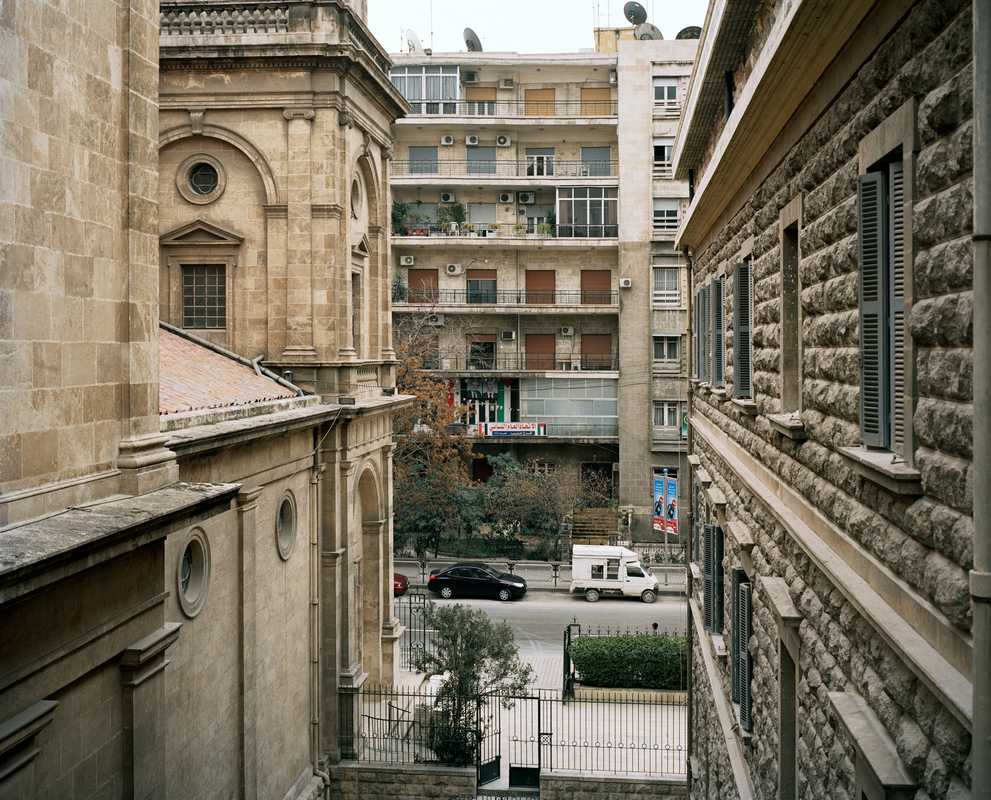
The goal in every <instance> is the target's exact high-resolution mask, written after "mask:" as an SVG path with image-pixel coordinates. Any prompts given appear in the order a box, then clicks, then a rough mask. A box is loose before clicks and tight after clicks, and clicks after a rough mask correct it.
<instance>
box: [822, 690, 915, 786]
mask: <svg viewBox="0 0 991 800" xmlns="http://www.w3.org/2000/svg"><path fill="white" fill-rule="evenodd" d="M829 703H830V705H831V706H832V709H833V713H834V714H835V715H836V717H837V719H839V721H840V722H841V723H842V724H843V727H844V728H846V731H847V733H848V734H849V735H850V738H851V739H852V740H853V745H854V747H856V748H857V773H858V776H859V775H861V774H862V772H863V770H864V769H865V768H866V770H867V771H868V773H869V777H870V778H871V781H872V782H876V783H877V784H878V785H879V786H880V788H881V789H882V790H883V791H884V796H885V797H888V796H889V793H890V792H894V791H901V792H905V793H906V795H905V796H908V795H909V793H911V792H914V791H915V781H913V780H912V778H911V777H910V776H909V774H908V772H907V771H906V769H905V765H904V764H903V763H902V760H901V758H900V757H899V755H898V748H897V747H896V746H895V743H894V741H892V739H891V737H890V736H889V735H888V732H887V731H886V730H885V728H884V725H883V724H882V723H881V720H879V719H878V718H877V715H876V714H875V713H874V712H873V711H871V708H870V706H868V705H867V701H866V700H864V698H863V697H861V696H860V695H858V694H853V693H852V692H830V693H829ZM872 796H873V795H872Z"/></svg>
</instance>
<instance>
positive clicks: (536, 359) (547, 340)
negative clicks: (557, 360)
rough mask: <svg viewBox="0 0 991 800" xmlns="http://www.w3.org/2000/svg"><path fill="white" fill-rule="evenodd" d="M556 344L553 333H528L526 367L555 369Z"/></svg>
mask: <svg viewBox="0 0 991 800" xmlns="http://www.w3.org/2000/svg"><path fill="white" fill-rule="evenodd" d="M555 346H556V345H555V336H554V334H553V333H528V334H527V335H526V368H527V369H534V370H549V369H554V348H555Z"/></svg>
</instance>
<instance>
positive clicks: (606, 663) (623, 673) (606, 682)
mask: <svg viewBox="0 0 991 800" xmlns="http://www.w3.org/2000/svg"><path fill="white" fill-rule="evenodd" d="M570 655H571V660H572V661H573V662H574V665H575V669H576V670H577V672H578V678H579V680H580V681H581V682H582V684H583V685H585V686H610V687H615V688H623V689H684V688H686V680H687V678H686V669H687V663H688V658H687V656H688V640H687V639H686V638H685V637H684V636H670V635H666V634H656V635H651V634H623V635H620V636H579V637H578V638H577V639H575V640H574V641H573V642H572V643H571V648H570Z"/></svg>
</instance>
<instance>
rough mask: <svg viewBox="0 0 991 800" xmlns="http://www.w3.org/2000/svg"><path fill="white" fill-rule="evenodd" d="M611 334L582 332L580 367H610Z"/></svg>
mask: <svg viewBox="0 0 991 800" xmlns="http://www.w3.org/2000/svg"><path fill="white" fill-rule="evenodd" d="M612 368H613V366H612V334H611V333H583V334H582V369H612Z"/></svg>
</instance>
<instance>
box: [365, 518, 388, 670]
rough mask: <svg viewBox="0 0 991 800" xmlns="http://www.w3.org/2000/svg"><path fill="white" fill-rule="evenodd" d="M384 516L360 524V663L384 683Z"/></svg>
mask: <svg viewBox="0 0 991 800" xmlns="http://www.w3.org/2000/svg"><path fill="white" fill-rule="evenodd" d="M385 528H386V524H385V520H381V519H377V520H368V521H365V522H362V524H361V534H362V535H361V563H362V570H361V583H362V587H361V602H362V607H361V666H362V668H363V669H364V671H365V672H367V673H368V677H369V679H370V680H371V682H372V683H374V684H376V685H380V684H381V683H382V641H381V637H382V619H383V615H384V614H385V613H386V612H385V610H384V608H383V607H382V584H383V582H384V579H385V574H384V570H383V564H382V560H383V559H382V551H383V549H384V548H383V546H382V533H383V531H384V530H385Z"/></svg>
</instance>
